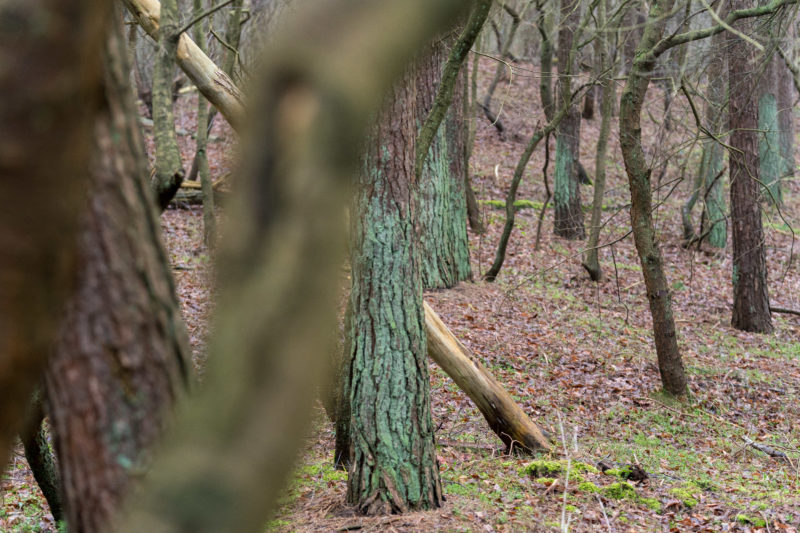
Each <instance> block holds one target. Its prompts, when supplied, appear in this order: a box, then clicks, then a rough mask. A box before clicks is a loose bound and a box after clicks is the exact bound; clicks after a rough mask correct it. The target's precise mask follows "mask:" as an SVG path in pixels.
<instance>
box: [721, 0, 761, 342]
mask: <svg viewBox="0 0 800 533" xmlns="http://www.w3.org/2000/svg"><path fill="white" fill-rule="evenodd" d="M747 7H751V4H750V2H748V0H733V1H732V2H731V9H744V8H747ZM734 27H736V28H737V29H739V30H740V31H745V32H746V31H747V30H748V29H749V28H752V23H751V22H750V21H739V22H737V23H736V24H735V26H734ZM726 49H727V51H728V74H729V78H728V79H729V87H730V89H729V93H730V96H729V106H728V108H729V112H728V124H729V129H730V131H731V136H730V146H731V150H730V151H729V157H730V167H731V170H730V175H731V178H730V179H731V184H730V195H731V223H732V226H733V231H732V233H733V316H732V318H731V325H732V326H733V327H734V328H736V329H741V330H744V331H755V332H763V333H767V332H770V331H772V318H771V316H770V311H769V294H768V289H767V260H766V254H765V251H764V230H763V227H762V223H761V205H760V204H759V202H758V198H759V188H760V187H759V183H758V167H759V161H758V132H757V131H756V130H757V128H758V118H757V111H758V101H757V100H756V98H757V95H758V93H757V92H756V87H755V81H756V80H755V79H754V77H753V75H752V73H753V71H754V70H755V64H756V61H755V54H754V51H753V49H752V47H751V46H750V45H749V44H748V43H746V42H745V41H744V40H742V39H741V38H739V37H738V36H736V35H734V34H732V33H728V35H727V47H726Z"/></svg>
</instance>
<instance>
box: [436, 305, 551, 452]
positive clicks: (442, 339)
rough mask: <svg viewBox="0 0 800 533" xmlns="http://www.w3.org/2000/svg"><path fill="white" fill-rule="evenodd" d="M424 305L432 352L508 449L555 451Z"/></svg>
mask: <svg viewBox="0 0 800 533" xmlns="http://www.w3.org/2000/svg"><path fill="white" fill-rule="evenodd" d="M424 307H425V331H426V333H427V335H428V355H429V356H430V358H431V359H433V360H434V361H435V362H436V364H438V365H439V366H440V367H441V368H442V370H444V371H445V372H446V373H447V375H448V376H450V377H451V378H453V381H455V382H456V385H458V386H459V388H460V389H461V390H463V391H464V392H465V393H466V394H467V396H469V397H470V399H471V400H472V401H473V402H474V403H475V405H476V406H477V407H478V409H479V410H480V411H481V413H482V414H483V417H484V418H485V419H486V422H488V423H489V427H490V428H492V431H494V432H495V434H496V435H497V436H498V437H500V440H502V441H503V443H504V444H505V445H506V449H507V450H511V449H512V446H513V447H516V448H523V449H524V450H526V451H529V452H530V451H552V445H551V444H550V442H549V441H548V440H547V438H546V437H545V436H544V434H543V433H542V431H541V430H540V429H539V427H538V426H536V424H534V423H533V422H532V421H531V419H530V418H528V415H526V414H525V412H524V411H523V410H522V408H521V407H520V406H519V405H517V403H516V402H514V400H513V399H512V398H511V396H510V395H509V394H508V392H506V390H505V389H504V388H503V386H502V385H501V384H500V383H499V382H498V381H497V380H496V379H495V378H494V377H493V376H492V375H491V374H490V373H489V371H488V370H486V368H484V366H483V365H481V364H480V363H479V362H478V361H477V360H476V359H475V358H474V357H472V355H471V354H470V352H469V350H468V349H467V348H466V347H465V346H464V345H463V344H461V342H460V341H459V340H458V339H457V338H456V337H455V336H454V335H453V334H452V333H451V332H450V330H449V329H447V326H445V324H444V322H442V320H441V319H440V318H439V316H438V315H437V314H436V312H434V310H433V309H431V307H430V306H429V305H428V304H427V303H425V304H424Z"/></svg>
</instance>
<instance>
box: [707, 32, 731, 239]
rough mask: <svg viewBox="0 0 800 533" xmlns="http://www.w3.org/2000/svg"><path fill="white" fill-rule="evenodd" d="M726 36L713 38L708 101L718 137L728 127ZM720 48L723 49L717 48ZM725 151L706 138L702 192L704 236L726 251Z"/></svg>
mask: <svg viewBox="0 0 800 533" xmlns="http://www.w3.org/2000/svg"><path fill="white" fill-rule="evenodd" d="M724 40H725V37H724V35H723V34H722V33H719V34H717V35H715V36H714V37H712V38H711V46H712V48H713V49H714V50H715V53H714V55H713V56H712V57H711V60H710V61H709V64H708V99H707V101H706V112H705V115H706V120H707V123H708V127H710V128H711V131H713V132H714V133H715V135H722V134H723V128H724V124H725V111H726V106H725V103H726V101H727V96H728V95H727V90H726V86H725V80H726V78H727V70H726V64H725V53H724V52H723V45H724ZM715 45H719V46H715ZM724 165H725V149H724V147H723V146H722V145H721V144H720V143H719V142H718V141H717V140H716V139H706V140H705V141H704V143H703V160H702V163H701V166H700V168H701V169H702V173H703V175H702V180H703V181H702V183H703V186H702V191H703V198H704V202H703V224H702V226H701V235H703V234H705V233H706V232H707V233H708V243H709V244H710V245H711V246H713V247H714V248H725V244H726V243H727V241H728V223H727V205H726V202H725V196H724V187H723V183H724V181H725V180H724V179H723V178H724V176H723V173H724V170H725V166H724Z"/></svg>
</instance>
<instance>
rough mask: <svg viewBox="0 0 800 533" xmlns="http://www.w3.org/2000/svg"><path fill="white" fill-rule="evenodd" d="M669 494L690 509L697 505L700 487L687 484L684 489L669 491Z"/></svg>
mask: <svg viewBox="0 0 800 533" xmlns="http://www.w3.org/2000/svg"><path fill="white" fill-rule="evenodd" d="M669 493H670V494H671V495H673V496H675V498H677V499H679V500H680V501H681V503H683V505H684V506H685V507H687V508H688V509H691V508H692V507H694V506H695V505H697V503H698V502H697V495H698V494H700V487H698V486H697V485H694V484H691V483H689V484H686V485H684V486H682V487H675V488H674V489H669Z"/></svg>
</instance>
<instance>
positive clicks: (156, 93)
mask: <svg viewBox="0 0 800 533" xmlns="http://www.w3.org/2000/svg"><path fill="white" fill-rule="evenodd" d="M177 31H178V6H177V1H176V0H163V1H162V2H161V28H160V30H159V34H158V47H157V49H156V58H155V63H154V65H153V137H154V141H155V145H156V173H155V177H154V178H153V190H154V191H155V194H156V198H157V203H158V206H159V207H160V208H161V210H162V211H163V210H164V209H166V208H167V206H168V205H169V202H170V201H171V200H172V198H173V197H174V196H175V193H176V192H178V189H179V188H180V186H181V183H183V178H184V176H185V171H184V169H183V163H182V162H181V152H180V150H179V149H178V138H177V136H176V135H175V117H174V115H173V113H172V77H173V76H174V74H175V53H176V52H177V50H178V38H179V35H178V34H177Z"/></svg>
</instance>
